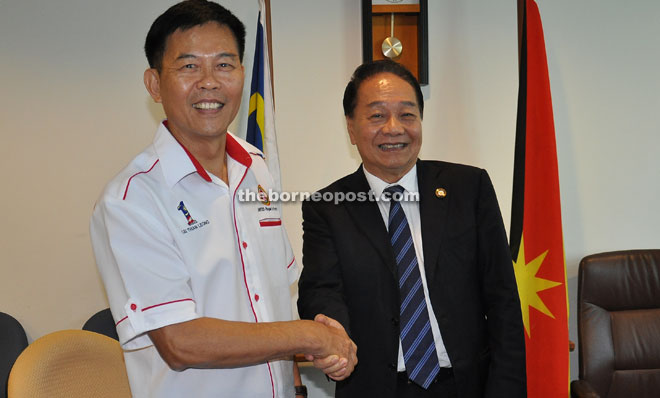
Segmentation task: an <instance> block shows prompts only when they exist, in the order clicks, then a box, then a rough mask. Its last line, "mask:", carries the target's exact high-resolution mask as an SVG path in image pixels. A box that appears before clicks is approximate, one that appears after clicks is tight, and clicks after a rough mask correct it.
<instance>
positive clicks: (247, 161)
mask: <svg viewBox="0 0 660 398" xmlns="http://www.w3.org/2000/svg"><path fill="white" fill-rule="evenodd" d="M230 142H231V145H237V146H239V147H240V150H241V151H242V152H243V154H244V157H243V158H242V159H241V158H240V156H241V154H240V153H238V152H234V153H233V154H232V153H230V152H231V151H236V150H237V148H235V147H234V148H232V149H230V146H231V145H230ZM227 153H228V154H229V155H230V156H231V157H232V158H234V159H236V160H237V161H238V162H240V163H242V164H243V165H245V166H246V167H250V164H252V158H251V157H250V154H248V153H247V152H246V151H245V149H243V147H242V146H240V144H238V142H236V140H234V139H233V138H232V137H231V136H230V135H227ZM234 155H236V156H234ZM237 156H238V157H237ZM245 156H247V158H245ZM247 173H248V169H246V170H245V173H243V177H241V181H240V182H239V183H238V185H237V186H236V188H237V189H236V190H235V191H234V198H233V199H232V202H233V203H234V206H232V208H233V213H234V228H235V229H236V243H237V244H238V254H240V255H241V267H242V268H243V282H244V283H245V290H247V296H248V300H250V309H251V310H252V315H254V322H255V323H259V319H258V318H257V313H256V311H255V310H254V305H253V304H252V294H251V293H250V287H249V286H248V283H247V276H246V274H245V260H243V251H242V250H241V237H240V234H239V233H238V224H237V223H236V206H235V205H236V192H238V187H240V186H241V184H242V183H243V180H244V179H245V176H247ZM266 364H267V365H268V375H269V376H270V385H271V388H272V391H273V398H275V381H274V380H273V371H272V370H271V369H270V363H268V362H266Z"/></svg>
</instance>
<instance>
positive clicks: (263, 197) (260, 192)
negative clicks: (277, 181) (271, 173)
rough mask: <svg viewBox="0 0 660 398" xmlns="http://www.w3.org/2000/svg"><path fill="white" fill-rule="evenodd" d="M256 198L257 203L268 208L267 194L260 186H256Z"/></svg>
mask: <svg viewBox="0 0 660 398" xmlns="http://www.w3.org/2000/svg"><path fill="white" fill-rule="evenodd" d="M257 198H259V201H260V202H261V203H263V204H264V205H266V206H270V199H269V198H268V192H266V190H265V189H264V187H262V186H261V185H257Z"/></svg>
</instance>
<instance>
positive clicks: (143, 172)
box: [122, 159, 160, 200]
mask: <svg viewBox="0 0 660 398" xmlns="http://www.w3.org/2000/svg"><path fill="white" fill-rule="evenodd" d="M159 160H160V159H156V161H155V162H154V164H152V165H151V167H150V168H149V170H147V171H140V172H139V173H135V174H133V175H132V176H131V178H129V179H128V182H127V183H126V189H125V190H124V197H123V198H122V200H126V195H127V194H128V187H129V186H130V185H131V180H132V179H133V177H135V176H136V175H138V174H147V173H148V172H150V171H151V170H153V169H154V166H156V163H158V161H159Z"/></svg>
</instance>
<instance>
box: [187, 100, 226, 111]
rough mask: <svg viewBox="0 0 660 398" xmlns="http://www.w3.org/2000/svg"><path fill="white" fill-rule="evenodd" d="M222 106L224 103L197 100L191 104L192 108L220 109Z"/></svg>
mask: <svg viewBox="0 0 660 398" xmlns="http://www.w3.org/2000/svg"><path fill="white" fill-rule="evenodd" d="M223 106H225V104H223V103H221V102H198V103H196V104H193V108H195V109H202V110H213V109H220V108H222V107H223Z"/></svg>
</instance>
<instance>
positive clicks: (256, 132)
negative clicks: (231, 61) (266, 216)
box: [245, 0, 282, 191]
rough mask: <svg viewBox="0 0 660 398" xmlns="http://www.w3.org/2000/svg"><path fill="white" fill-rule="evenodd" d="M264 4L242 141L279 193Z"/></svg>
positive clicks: (278, 168) (261, 7)
mask: <svg viewBox="0 0 660 398" xmlns="http://www.w3.org/2000/svg"><path fill="white" fill-rule="evenodd" d="M265 8H266V7H265V5H264V0H259V17H258V20H257V39H256V45H255V49H254V63H253V65H252V85H251V87H250V108H249V111H248V125H247V134H246V136H245V138H246V141H247V142H249V143H250V144H252V145H254V146H256V147H257V148H259V150H261V151H262V152H263V153H264V155H265V156H266V165H268V170H270V174H271V175H272V176H273V180H274V181H275V186H274V189H275V190H277V191H281V189H282V188H281V187H282V186H281V177H280V162H279V157H278V155H277V137H276V136H275V110H274V106H273V89H272V83H271V76H270V60H269V59H268V51H266V48H268V47H267V43H268V38H267V36H266V30H265V29H264V27H265V26H266V21H265V16H264V15H265V12H264V9H265Z"/></svg>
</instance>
